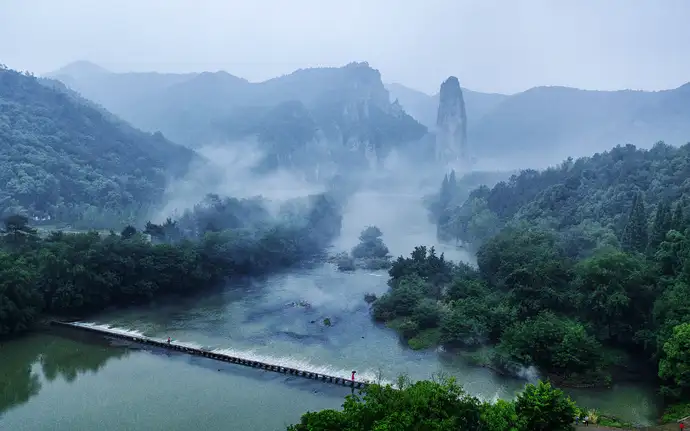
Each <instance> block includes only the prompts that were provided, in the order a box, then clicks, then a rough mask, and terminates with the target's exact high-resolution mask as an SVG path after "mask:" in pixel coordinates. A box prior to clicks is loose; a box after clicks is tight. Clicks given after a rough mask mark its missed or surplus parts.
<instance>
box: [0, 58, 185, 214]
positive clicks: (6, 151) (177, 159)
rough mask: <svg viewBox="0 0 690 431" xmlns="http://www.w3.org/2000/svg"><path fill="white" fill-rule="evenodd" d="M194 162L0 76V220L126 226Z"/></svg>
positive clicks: (28, 80)
mask: <svg viewBox="0 0 690 431" xmlns="http://www.w3.org/2000/svg"><path fill="white" fill-rule="evenodd" d="M195 157H198V156H196V154H195V153H194V152H193V151H191V150H189V149H186V148H184V147H181V146H179V145H176V144H173V143H171V142H170V141H168V140H166V139H165V138H164V137H163V136H162V135H161V134H160V133H156V134H153V135H151V134H148V133H144V132H141V131H139V130H136V129H134V128H132V127H131V126H129V125H127V124H126V123H124V122H122V121H121V120H118V119H117V118H116V117H114V116H113V115H112V114H110V113H108V112H107V111H105V110H103V109H102V108H98V107H96V106H94V105H93V104H92V103H90V102H86V101H85V100H83V99H81V98H79V97H78V96H76V95H75V94H73V93H71V92H68V91H66V89H64V88H63V89H60V86H58V85H56V84H55V83H51V82H48V81H43V80H38V79H36V78H35V77H33V76H28V75H26V74H21V73H19V72H16V71H13V70H9V69H0V184H2V187H0V213H1V215H8V214H14V213H26V214H27V215H29V216H30V217H33V218H38V219H47V218H50V219H51V221H68V222H74V221H78V220H81V221H87V222H88V220H94V221H95V220H101V221H106V219H109V223H106V224H110V225H111V226H115V225H117V224H121V223H122V222H123V221H124V222H128V221H129V222H131V221H134V220H133V218H136V217H137V216H138V215H140V214H141V213H143V212H145V211H146V209H147V208H146V207H147V206H149V205H152V204H154V205H155V204H156V203H157V202H158V200H159V199H160V197H161V196H162V193H163V191H164V189H165V186H166V183H167V180H168V179H169V178H170V177H171V176H175V175H180V174H183V173H184V172H186V170H187V167H188V165H189V163H190V162H191V161H192V160H193V159H194V158H195ZM87 224H88V223H87Z"/></svg>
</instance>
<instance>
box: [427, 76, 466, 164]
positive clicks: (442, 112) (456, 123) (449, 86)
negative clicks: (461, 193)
mask: <svg viewBox="0 0 690 431" xmlns="http://www.w3.org/2000/svg"><path fill="white" fill-rule="evenodd" d="M435 158H436V161H437V162H439V163H444V164H446V165H448V166H454V167H457V168H460V169H462V170H466V169H469V167H470V154H469V148H468V145H467V113H466V112H465V100H464V99H463V97H462V89H461V88H460V82H459V81H458V78H456V77H454V76H451V77H450V78H448V79H446V80H445V82H444V83H443V84H441V91H440V93H439V104H438V114H437V117H436V149H435Z"/></svg>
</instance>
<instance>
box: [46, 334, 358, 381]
mask: <svg viewBox="0 0 690 431" xmlns="http://www.w3.org/2000/svg"><path fill="white" fill-rule="evenodd" d="M51 323H52V324H53V325H55V326H60V327H65V328H71V329H80V330H83V331H88V332H95V333H98V334H100V335H104V336H106V337H113V338H119V339H123V340H128V341H134V342H136V343H140V344H145V345H150V346H156V347H160V348H164V349H168V350H175V351H178V352H182V353H187V354H190V355H194V356H201V357H204V358H209V359H214V360H216V361H223V362H229V363H232V364H237V365H244V366H247V367H252V368H258V369H261V370H266V371H273V372H276V373H282V374H289V375H293V376H298V377H304V378H307V379H312V380H318V381H322V382H325V383H332V384H336V385H341V386H350V387H353V388H356V389H364V388H366V387H367V386H369V382H363V381H358V380H351V379H347V378H344V377H336V376H330V375H327V374H321V373H315V372H312V371H306V370H299V369H296V368H290V367H284V366H281V365H273V364H268V363H265V362H260V361H255V360H252V359H245V358H239V357H236V356H230V355H226V354H223V353H218V352H213V351H210V350H207V349H204V348H196V347H189V346H184V345H180V344H176V343H175V342H174V341H171V342H170V343H168V342H167V341H161V340H157V339H155V338H151V337H146V336H143V335H138V336H135V335H131V334H125V333H120V332H114V331H112V332H111V331H107V330H105V329H102V328H98V327H93V326H85V325H77V324H74V323H71V322H59V321H53V322H51Z"/></svg>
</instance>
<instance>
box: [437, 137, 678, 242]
mask: <svg viewBox="0 0 690 431" xmlns="http://www.w3.org/2000/svg"><path fill="white" fill-rule="evenodd" d="M688 178H690V145H684V146H682V147H672V146H669V145H666V144H663V143H658V144H656V145H655V146H654V147H653V148H651V149H649V150H644V149H638V148H636V147H634V146H632V145H627V146H624V147H623V146H618V147H615V148H613V149H612V150H611V151H607V152H604V153H598V154H596V155H594V156H592V157H584V158H580V159H577V160H572V159H568V160H567V161H565V162H563V163H562V164H561V165H559V166H557V167H553V168H550V169H546V170H543V171H535V170H524V171H522V172H521V173H520V174H519V175H513V176H512V177H511V178H510V180H509V181H506V182H499V183H498V184H496V185H495V186H494V187H493V188H488V187H481V188H478V189H476V190H474V191H472V193H470V197H469V198H468V199H467V200H465V201H464V202H458V200H457V199H455V198H454V197H453V196H454V195H456V194H462V193H464V190H459V188H457V187H456V186H455V185H454V184H450V185H448V184H447V185H446V186H445V187H446V190H444V191H442V192H441V195H443V198H442V200H443V201H444V202H443V203H441V204H440V205H441V207H445V210H444V211H443V212H442V213H437V214H436V216H437V217H438V222H439V233H440V235H441V236H442V237H446V238H455V239H459V240H463V241H466V242H470V243H472V244H474V245H475V246H478V245H479V244H481V243H482V242H484V241H486V240H487V239H488V238H490V237H491V236H493V235H494V234H496V233H497V232H498V231H499V230H500V229H502V228H503V227H505V226H507V225H518V224H521V223H524V224H526V225H527V226H531V227H546V228H553V229H556V230H558V231H560V232H567V233H569V234H572V235H575V236H579V235H584V236H585V237H587V238H598V241H604V242H609V243H612V244H616V243H617V238H620V236H621V234H622V231H623V228H624V226H625V223H626V221H627V219H628V214H629V212H630V210H631V207H632V204H633V200H634V198H635V196H636V195H637V193H638V192H639V193H641V196H642V198H643V200H644V203H645V205H646V206H645V208H646V210H645V212H646V213H645V216H646V217H650V216H651V213H652V212H653V211H654V210H655V208H656V207H657V206H658V205H659V204H671V203H674V202H679V203H680V205H681V207H682V209H684V210H687V209H688V208H686V206H687V203H686V201H685V200H684V198H685V197H686V196H687V195H688V193H689V192H690V182H688V180H687V179H688ZM456 188H457V190H456Z"/></svg>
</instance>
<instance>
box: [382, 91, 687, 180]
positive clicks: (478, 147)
mask: <svg viewBox="0 0 690 431" xmlns="http://www.w3.org/2000/svg"><path fill="white" fill-rule="evenodd" d="M387 88H388V90H389V92H390V93H391V97H393V98H397V100H398V101H399V102H400V104H401V106H402V107H403V108H404V109H405V110H406V111H407V112H409V113H410V115H412V116H413V117H415V118H416V119H417V120H419V121H420V122H421V123H422V124H425V125H427V127H429V128H430V129H431V130H433V127H434V124H435V118H436V112H437V110H438V100H439V96H438V94H435V95H428V94H425V93H422V92H420V91H416V90H413V89H410V88H408V87H405V86H403V85H400V84H390V85H388V86H387ZM463 95H464V98H465V105H466V110H467V134H468V142H469V146H470V151H471V152H472V153H473V155H474V156H475V157H476V158H477V159H479V161H480V163H481V161H485V163H486V162H487V161H490V162H496V163H497V166H503V167H510V168H525V167H530V168H536V167H543V166H544V165H550V164H554V163H558V162H559V161H561V160H563V159H565V158H567V157H576V156H585V155H591V154H592V153H596V152H601V151H604V150H608V149H610V148H612V147H614V146H616V145H626V144H633V145H635V146H637V147H642V148H650V147H651V146H652V145H653V144H655V143H656V142H658V141H665V142H666V143H667V144H671V145H676V146H677V145H682V144H685V143H687V142H690V121H688V119H690V83H688V84H685V85H682V86H680V87H678V88H675V89H671V90H664V91H656V92H650V91H632V90H621V91H591V90H580V89H576V88H568V87H536V88H532V89H529V90H527V91H524V92H521V93H517V94H513V95H503V94H488V93H480V92H474V91H470V90H466V89H463ZM486 164H490V163H486Z"/></svg>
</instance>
